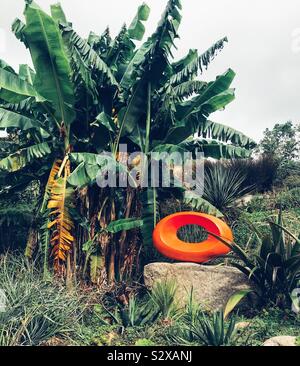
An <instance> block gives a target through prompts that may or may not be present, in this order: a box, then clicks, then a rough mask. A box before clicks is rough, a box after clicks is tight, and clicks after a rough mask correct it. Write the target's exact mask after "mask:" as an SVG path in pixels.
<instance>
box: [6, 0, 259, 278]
mask: <svg viewBox="0 0 300 366" xmlns="http://www.w3.org/2000/svg"><path fill="white" fill-rule="evenodd" d="M149 10H150V9H149V8H148V6H147V5H145V4H143V5H141V6H140V7H139V9H138V13H137V15H136V17H135V18H134V20H133V22H132V23H131V25H130V26H129V27H125V26H124V27H123V28H122V29H121V31H120V33H119V34H118V35H117V37H116V38H115V39H111V37H110V34H109V30H105V32H104V33H103V34H102V35H100V36H98V35H95V34H94V33H91V34H90V35H89V37H88V39H87V40H85V39H82V38H81V37H80V36H79V35H78V34H77V33H76V32H75V30H74V29H73V28H72V26H71V23H69V22H68V21H67V20H66V17H65V15H64V13H63V10H62V8H61V7H60V5H53V6H52V7H51V15H48V14H47V13H45V12H44V11H43V10H42V9H41V8H40V7H39V6H38V5H37V4H36V3H34V2H33V1H27V3H26V7H25V13H24V14H25V20H26V23H25V24H23V23H22V21H21V20H16V21H15V22H14V24H13V27H12V29H13V31H14V33H15V35H16V36H17V38H18V39H20V40H21V41H22V42H23V43H24V44H25V46H26V47H27V48H29V50H30V53H31V57H32V62H33V65H34V70H31V69H30V68H29V67H28V66H26V65H21V66H20V70H19V72H18V73H17V72H15V71H14V70H13V69H12V68H11V67H10V66H8V65H7V64H6V63H4V62H3V63H2V68H1V69H0V72H1V77H0V80H1V81H0V87H1V95H0V98H1V103H0V104H1V108H0V127H1V128H5V129H7V130H8V132H9V133H10V134H13V133H15V132H16V131H17V135H16V138H15V145H16V146H15V149H13V151H12V152H9V154H8V155H7V156H5V157H4V158H3V159H2V160H1V161H0V168H1V169H2V170H3V171H4V172H7V174H6V175H5V177H4V183H5V186H7V187H9V189H13V188H14V184H13V182H14V181H16V180H17V181H18V185H19V186H20V184H21V182H22V185H23V187H25V186H26V185H27V184H28V183H29V182H30V181H31V180H32V179H33V177H34V179H38V181H39V183H40V185H41V190H42V192H44V193H43V199H42V200H41V204H40V206H39V207H38V208H37V211H36V214H37V218H38V219H41V220H40V221H41V225H38V233H37V234H38V235H39V242H40V243H41V245H40V246H39V248H35V246H34V245H33V243H32V242H31V240H30V238H31V237H30V236H29V241H28V244H27V250H26V253H27V256H28V258H32V257H33V256H34V254H35V252H36V251H38V252H39V254H40V256H41V257H42V258H43V261H44V265H43V267H44V276H45V277H48V276H49V264H50V265H51V266H53V269H54V272H55V273H56V274H59V275H63V276H66V277H67V278H68V280H71V279H72V278H74V277H75V276H80V275H82V272H79V273H77V272H78V271H77V270H76V271H75V268H81V269H82V268H86V263H87V262H88V264H89V268H90V271H89V272H90V279H91V280H92V281H93V282H95V283H99V282H102V281H108V282H110V283H113V282H114V281H115V280H123V279H124V280H125V279H128V278H132V276H134V274H138V270H139V266H137V265H136V263H138V262H139V253H140V252H141V244H140V242H141V241H140V239H139V238H140V236H139V230H137V227H138V226H141V225H140V222H137V223H136V225H137V226H135V225H130V226H129V227H128V225H127V222H128V221H127V220H133V219H135V218H141V219H142V220H143V225H142V226H141V234H142V237H143V245H144V248H146V247H149V245H151V235H152V230H153V227H154V225H155V223H156V222H157V221H158V219H159V217H158V210H157V207H158V202H159V200H160V199H161V195H163V194H164V192H163V191H161V190H159V189H156V188H149V189H137V190H136V189H131V188H130V187H129V188H128V189H119V190H117V189H109V188H107V187H106V188H99V187H98V186H97V185H96V184H95V181H96V177H97V174H98V172H99V169H100V168H101V166H103V164H104V161H106V159H104V158H103V156H102V157H101V155H99V154H100V153H101V152H103V151H108V152H111V153H112V157H111V158H110V159H109V164H113V165H116V166H117V168H118V171H119V172H120V171H124V169H128V167H126V166H124V164H122V156H121V155H122V154H121V155H120V154H119V150H120V149H119V148H120V144H123V143H126V144H127V147H128V153H130V152H134V151H141V152H143V153H144V154H146V155H149V154H150V153H151V152H153V151H156V152H160V153H163V152H170V151H179V152H183V151H194V150H195V149H196V148H198V149H200V150H201V151H203V152H204V153H205V155H206V156H207V157H208V156H213V157H215V158H221V157H225V158H228V157H247V156H249V155H250V151H251V148H253V147H254V146H255V143H254V142H253V141H252V140H251V139H249V138H247V137H246V136H244V135H243V134H242V133H240V132H238V131H235V130H233V129H231V128H229V127H226V126H223V125H221V124H218V123H214V122H211V121H209V120H208V118H209V115H210V114H211V113H213V112H214V111H216V110H219V109H222V108H224V107H225V106H226V105H227V104H228V103H230V102H231V101H232V100H233V99H234V90H233V89H231V88H230V85H231V83H232V81H233V79H234V76H235V73H234V72H233V71H232V70H231V69H229V70H227V71H226V72H225V73H224V74H222V75H221V76H219V77H217V79H216V80H215V81H212V82H208V83H207V82H202V81H200V80H198V79H197V75H198V74H199V73H200V72H202V71H203V69H204V68H205V67H207V66H208V64H209V63H210V61H211V60H212V59H213V57H214V56H215V55H216V53H217V51H218V50H220V49H222V48H223V46H224V44H225V43H226V42H227V39H226V38H223V39H221V40H220V41H218V42H216V43H215V44H214V45H213V46H212V47H211V48H210V49H209V50H207V51H206V52H204V53H203V54H200V53H198V51H196V50H191V51H189V53H188V54H187V55H186V56H185V57H184V58H183V59H181V60H179V61H175V62H174V61H173V60H172V51H171V49H172V48H173V47H174V42H175V41H176V38H178V27H179V25H180V22H181V15H180V10H181V3H180V1H179V0H169V1H168V4H167V7H166V9H165V12H164V13H163V16H162V19H161V21H160V22H159V24H158V27H157V29H156V31H155V32H154V33H153V35H152V36H151V37H149V38H148V39H147V40H146V41H145V42H144V43H143V44H142V45H141V46H140V47H139V48H137V46H136V44H135V43H134V41H135V40H141V39H142V38H143V34H144V25H143V22H145V21H146V20H147V18H148V16H149ZM52 44H53V45H54V46H53V47H50V45H52ZM195 133H198V135H199V138H198V139H197V140H193V138H192V137H193V135H194V134H195ZM145 169H148V167H144V170H145ZM28 173H30V174H28ZM197 207H198V208H199V207H204V208H208V209H211V205H209V204H208V203H205V201H204V200H203V199H199V200H198V201H197ZM124 208H125V209H124ZM74 209H77V213H74ZM119 220H122V221H119ZM111 221H117V222H119V225H118V226H119V230H118V231H117V232H113V233H112V232H108V231H107V230H106V228H107V227H108V226H109V224H110V222H111ZM87 222H88V223H89V224H88V225H87V224H86V223H87ZM129 229H130V231H129V232H128V230H129ZM84 275H86V272H84Z"/></svg>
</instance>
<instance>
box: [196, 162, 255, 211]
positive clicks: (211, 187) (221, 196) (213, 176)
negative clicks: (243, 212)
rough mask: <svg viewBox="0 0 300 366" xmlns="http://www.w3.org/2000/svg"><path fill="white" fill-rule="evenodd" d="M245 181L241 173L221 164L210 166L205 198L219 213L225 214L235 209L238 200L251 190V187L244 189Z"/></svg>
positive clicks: (207, 167) (205, 185)
mask: <svg viewBox="0 0 300 366" xmlns="http://www.w3.org/2000/svg"><path fill="white" fill-rule="evenodd" d="M245 180H246V176H245V175H243V174H242V173H241V172H239V171H237V170H234V169H230V167H227V166H226V165H223V164H222V163H220V162H218V163H212V164H208V165H207V166H206V171H205V178H204V194H203V198H205V199H206V200H207V201H208V202H210V203H211V204H212V205H213V206H215V207H216V208H217V209H218V210H219V211H221V212H225V211H226V210H228V209H230V208H232V207H233V205H234V204H235V202H236V200H237V199H238V198H240V197H242V196H243V195H245V194H246V193H248V192H249V191H250V190H251V187H244V182H245Z"/></svg>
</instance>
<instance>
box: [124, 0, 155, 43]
mask: <svg viewBox="0 0 300 366" xmlns="http://www.w3.org/2000/svg"><path fill="white" fill-rule="evenodd" d="M149 15H150V8H149V6H148V5H147V4H145V3H144V4H142V5H140V6H139V8H138V11H137V14H136V16H135V18H134V19H133V21H132V22H131V24H130V26H129V28H128V34H129V36H130V38H131V39H135V40H137V41H141V40H142V39H143V37H144V34H145V26H144V24H143V22H145V21H147V20H148V18H149Z"/></svg>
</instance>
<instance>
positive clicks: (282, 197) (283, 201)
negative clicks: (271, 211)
mask: <svg viewBox="0 0 300 366" xmlns="http://www.w3.org/2000/svg"><path fill="white" fill-rule="evenodd" d="M276 207H277V208H280V207H281V208H282V209H283V210H286V209H291V208H299V207H300V187H299V188H293V189H291V190H289V191H284V192H281V193H280V194H278V196H277V198H276Z"/></svg>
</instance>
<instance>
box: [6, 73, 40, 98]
mask: <svg viewBox="0 0 300 366" xmlns="http://www.w3.org/2000/svg"><path fill="white" fill-rule="evenodd" d="M29 97H35V98H36V100H37V101H43V100H44V98H42V97H40V96H39V95H38V93H37V92H36V90H35V89H34V87H33V86H32V85H31V84H29V83H28V82H27V81H25V80H23V79H22V78H20V77H19V76H17V75H16V74H13V73H11V72H9V71H6V70H4V69H0V99H3V100H5V101H6V102H8V103H19V102H21V101H22V100H24V99H27V98H29Z"/></svg>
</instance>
